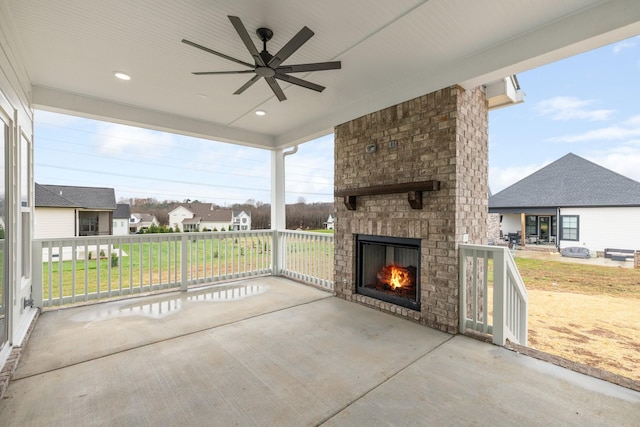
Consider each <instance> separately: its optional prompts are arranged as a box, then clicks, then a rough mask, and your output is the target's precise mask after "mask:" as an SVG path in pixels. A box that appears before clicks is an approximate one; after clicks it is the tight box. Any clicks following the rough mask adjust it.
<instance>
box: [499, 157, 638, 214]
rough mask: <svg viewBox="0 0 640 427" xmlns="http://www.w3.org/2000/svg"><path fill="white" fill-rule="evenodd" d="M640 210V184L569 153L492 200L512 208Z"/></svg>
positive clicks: (503, 206) (505, 207)
mask: <svg viewBox="0 0 640 427" xmlns="http://www.w3.org/2000/svg"><path fill="white" fill-rule="evenodd" d="M579 206H583V207H587V206H589V207H595V206H640V182H638V181H634V180H632V179H630V178H627V177H625V176H622V175H620V174H618V173H615V172H613V171H611V170H609V169H606V168H604V167H602V166H599V165H597V164H595V163H593V162H590V161H588V160H585V159H583V158H582V157H579V156H576V155H575V154H573V153H569V154H567V155H566V156H564V157H561V158H560V159H558V160H556V161H555V162H553V163H551V164H549V165H547V166H545V167H543V168H542V169H540V170H538V171H537V172H534V173H532V174H531V175H529V176H527V177H526V178H523V179H521V180H520V181H518V182H516V183H515V184H513V185H512V186H510V187H507V188H505V189H504V190H502V191H500V192H499V193H496V194H494V195H493V196H491V197H490V198H489V210H490V212H499V211H500V209H509V208H550V207H552V208H556V207H559V208H562V207H579Z"/></svg>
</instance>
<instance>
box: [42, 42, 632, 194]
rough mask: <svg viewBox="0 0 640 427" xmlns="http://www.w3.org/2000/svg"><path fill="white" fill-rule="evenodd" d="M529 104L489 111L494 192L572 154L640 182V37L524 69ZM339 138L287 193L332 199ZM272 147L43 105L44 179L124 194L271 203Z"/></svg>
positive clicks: (326, 141)
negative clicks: (159, 129)
mask: <svg viewBox="0 0 640 427" xmlns="http://www.w3.org/2000/svg"><path fill="white" fill-rule="evenodd" d="M518 79H519V81H520V86H521V87H522V90H523V91H524V92H525V94H526V96H525V102H524V103H523V104H519V105H516V106H511V107H508V108H503V109H500V110H496V111H493V112H491V113H490V114H489V185H490V188H491V190H492V192H493V193H494V194H495V193H497V192H499V191H500V190H502V189H504V188H506V187H508V186H509V185H511V184H514V183H515V182H517V181H518V180H520V179H522V178H524V177H525V176H527V175H529V174H531V173H533V172H535V171H536V170H538V169H540V168H541V167H543V166H545V165H547V164H549V163H550V162H552V161H554V160H557V159H558V158H560V157H562V156H564V155H565V154H567V153H570V152H572V153H574V154H577V155H579V156H581V157H584V158H586V159H588V160H591V161H593V162H595V163H597V164H599V165H602V166H604V167H606V168H609V169H611V170H613V171H615V172H618V173H620V174H622V175H625V176H627V177H629V178H632V179H634V180H636V181H640V106H639V105H640V104H639V102H638V97H639V95H640V36H639V37H634V38H632V39H629V40H626V41H623V42H619V43H616V44H614V45H611V46H606V47H603V48H600V49H598V50H594V51H591V52H587V53H584V54H581V55H577V56H575V57H572V58H568V59H565V60H563V61H560V62H556V63H553V64H550V65H546V66H544V67H540V68H537V69H534V70H530V71H527V72H524V73H520V74H518ZM333 163H334V162H333V136H331V135H330V136H327V137H323V138H320V139H318V140H315V141H312V142H309V143H306V144H302V145H300V147H299V151H298V153H296V154H295V155H292V156H288V157H287V158H286V191H287V196H286V201H287V203H293V202H296V201H299V200H300V199H301V198H303V199H304V200H305V201H306V202H331V201H333ZM270 164H271V160H270V153H269V152H268V151H265V150H260V149H255V148H246V147H241V146H237V145H232V144H224V143H217V142H212V141H208V140H200V139H196V138H190V137H184V136H179V135H174V134H167V133H162V132H156V131H150V130H147V129H140V128H134V127H129V126H122V125H115V124H111V123H105V122H99V121H94V120H88V119H81V118H77V117H70V116H65V115H60V114H55V113H48V112H44V111H36V125H35V179H36V182H38V183H40V184H58V185H84V186H100V187H112V188H114V189H115V191H116V198H117V199H118V200H120V199H121V198H130V197H139V198H144V197H153V198H156V199H158V200H178V201H183V200H184V199H187V198H188V199H191V200H200V201H207V202H214V203H218V204H220V205H230V204H233V203H243V202H245V201H247V200H256V201H261V202H266V203H268V202H270V183H271V181H270Z"/></svg>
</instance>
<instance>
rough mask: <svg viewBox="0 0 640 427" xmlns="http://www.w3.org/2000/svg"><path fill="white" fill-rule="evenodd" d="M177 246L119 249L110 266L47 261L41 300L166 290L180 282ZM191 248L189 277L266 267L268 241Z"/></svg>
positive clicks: (203, 244)
mask: <svg viewBox="0 0 640 427" xmlns="http://www.w3.org/2000/svg"><path fill="white" fill-rule="evenodd" d="M180 245H181V243H180V242H177V243H175V244H174V243H173V242H158V243H156V242H154V243H132V244H129V243H127V244H123V245H121V248H122V250H123V252H124V254H123V256H122V257H121V258H118V259H117V264H116V265H113V266H112V262H111V260H110V259H109V258H107V257H105V258H103V259H95V256H96V255H95V254H92V255H93V258H94V259H90V260H89V259H87V260H85V259H84V258H83V259H81V260H76V261H75V262H74V261H72V260H68V261H63V262H62V263H60V262H52V263H51V264H49V263H46V262H45V263H43V283H44V284H45V286H44V289H43V298H44V299H45V300H47V299H48V298H49V294H51V297H52V298H58V297H59V295H61V294H62V295H63V296H68V295H71V294H72V293H75V294H77V295H83V294H85V293H86V294H91V293H95V292H97V291H98V289H99V292H100V293H101V294H102V293H108V292H109V291H110V290H115V289H118V290H119V287H120V286H122V287H123V288H125V289H126V288H130V289H136V288H140V287H144V286H146V285H149V284H158V283H162V284H164V285H165V286H167V284H168V283H169V282H180V277H181V271H180V262H181V260H180V252H179V251H180ZM190 245H191V247H190V248H189V255H188V268H189V275H190V276H191V277H200V278H202V277H208V276H213V277H215V276H224V275H227V274H231V273H232V272H234V273H237V272H239V271H240V270H243V269H245V267H246V269H247V270H252V269H266V268H269V264H270V254H269V253H268V252H269V251H270V247H271V238H270V237H265V238H258V237H254V238H247V239H244V238H239V239H238V238H223V239H209V240H200V241H198V242H191V243H190ZM118 249H119V247H118V246H116V248H115V250H113V251H112V253H113V254H118V253H119V251H118ZM105 255H108V251H105ZM74 264H75V268H74ZM160 270H162V275H160ZM49 278H51V280H49ZM120 278H122V283H120ZM49 282H51V288H49V286H48V284H49ZM116 287H117V288H116Z"/></svg>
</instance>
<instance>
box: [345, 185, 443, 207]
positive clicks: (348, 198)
mask: <svg viewBox="0 0 640 427" xmlns="http://www.w3.org/2000/svg"><path fill="white" fill-rule="evenodd" d="M437 190H440V181H435V180H431V181H418V182H406V183H401V184H388V185H374V186H372V187H361V188H351V189H347V190H338V191H336V192H335V195H336V197H344V204H345V206H346V207H347V209H349V210H350V211H354V210H356V205H357V198H358V196H377V195H380V194H397V193H407V200H408V202H409V205H410V206H411V208H412V209H422V192H423V191H437Z"/></svg>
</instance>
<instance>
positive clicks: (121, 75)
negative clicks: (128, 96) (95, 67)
mask: <svg viewBox="0 0 640 427" xmlns="http://www.w3.org/2000/svg"><path fill="white" fill-rule="evenodd" d="M113 75H114V76H116V78H118V79H120V80H131V76H130V75H129V74H126V73H123V72H120V71H116V72H114V73H113Z"/></svg>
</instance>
